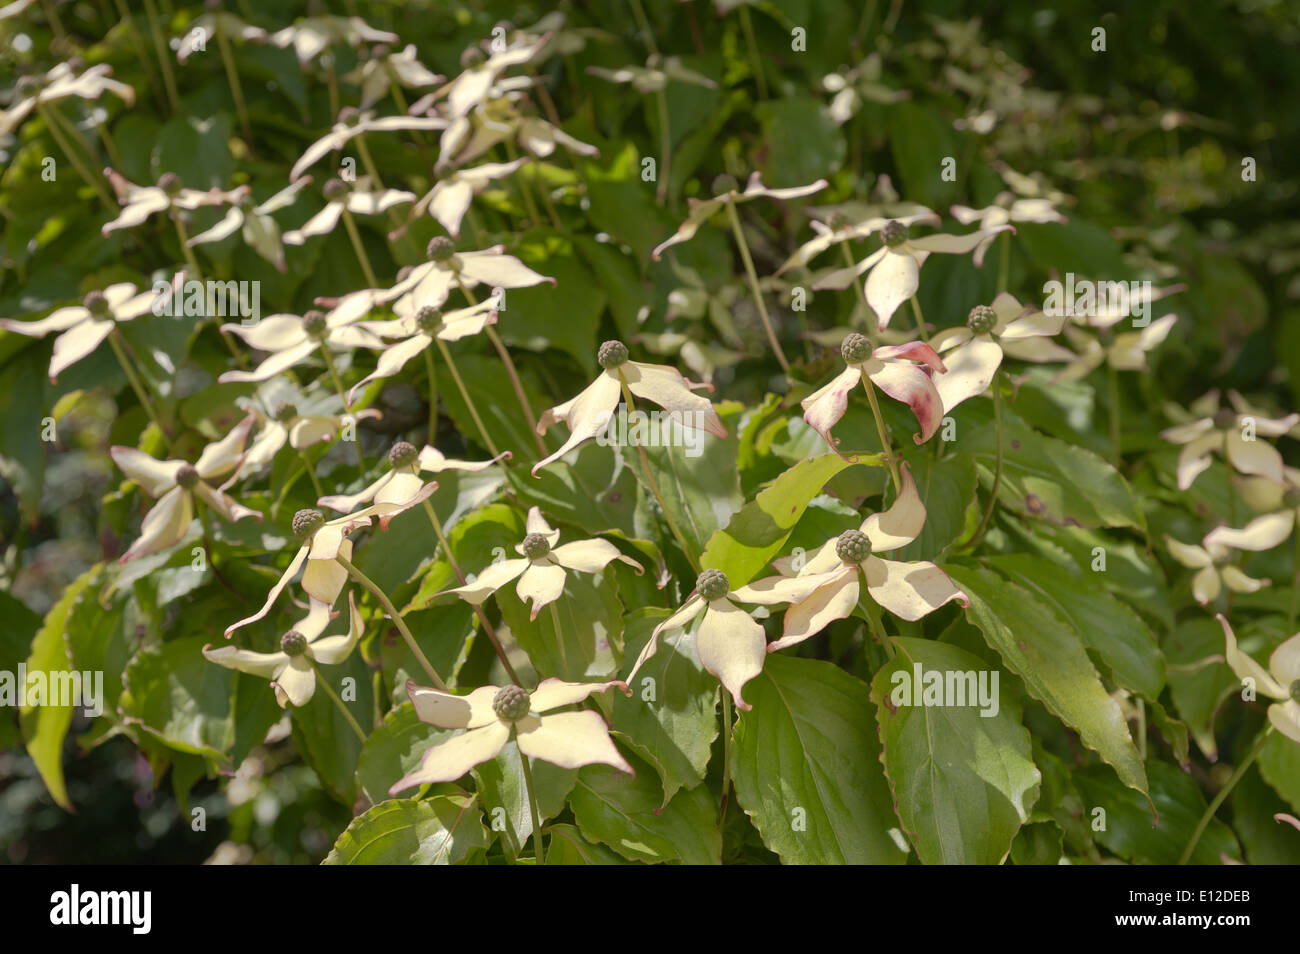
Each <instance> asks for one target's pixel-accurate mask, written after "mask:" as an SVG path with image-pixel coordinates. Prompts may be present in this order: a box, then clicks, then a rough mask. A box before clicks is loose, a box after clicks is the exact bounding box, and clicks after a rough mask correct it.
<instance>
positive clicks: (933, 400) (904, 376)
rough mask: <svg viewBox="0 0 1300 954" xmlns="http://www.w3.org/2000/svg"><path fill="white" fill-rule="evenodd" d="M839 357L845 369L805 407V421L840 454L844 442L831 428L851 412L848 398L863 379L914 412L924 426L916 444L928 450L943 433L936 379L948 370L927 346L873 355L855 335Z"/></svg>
mask: <svg viewBox="0 0 1300 954" xmlns="http://www.w3.org/2000/svg"><path fill="white" fill-rule="evenodd" d="M840 355H841V357H843V358H844V363H845V365H846V367H845V369H844V370H843V371H841V372H840V373H839V374H837V375H836V376H835V377H834V378H832V379H831V381H830V383H829V384H827V385H826V386H825V387H823V388H821V389H820V390H818V391H814V392H813V393H812V394H810V395H808V396H807V397H806V398H804V399H803V401H801V402H800V404H801V406H802V407H803V409H804V415H803V419H804V421H806V422H807V424H808V426H809V427H811V428H812V429H813V430H815V431H816V432H817V433H818V434H820V435H821V436H822V437H823V438H824V439H825V440H826V443H827V444H829V445H830V447H831V450H834V451H835V453H837V454H838V453H839V450H838V446H839V439H838V438H836V437H834V436H833V435H832V434H831V428H832V427H834V426H835V425H836V423H838V422H839V420H840V418H842V417H843V416H844V412H845V411H847V410H848V407H849V393H850V392H851V391H852V390H853V389H854V388H856V387H857V386H858V382H860V381H861V380H862V376H863V375H866V376H867V378H869V379H870V381H871V382H873V383H874V384H875V386H876V387H878V388H880V390H882V391H884V392H885V393H886V394H888V395H889V396H890V397H891V398H893V399H894V400H895V401H902V402H903V403H904V404H906V405H907V406H908V407H910V408H911V409H912V413H913V414H915V415H916V422H917V423H918V424H919V425H921V432H920V433H919V434H913V435H912V440H914V441H915V442H916V443H918V444H924V443H925V442H926V441H928V440H929V439H930V438H931V437H932V436H933V435H934V432H935V431H937V430H938V429H939V425H940V424H941V423H942V422H943V399H942V398H941V397H940V396H939V391H938V389H937V388H936V387H935V383H934V380H933V373H934V372H935V371H938V372H939V373H940V375H942V374H943V372H944V371H945V370H946V367H945V365H944V363H943V360H942V359H941V358H940V357H939V356H938V355H937V354H935V353H934V349H933V348H931V347H930V346H929V345H928V344H926V343H925V342H923V341H912V342H909V343H908V344H903V345H891V346H887V347H884V348H876V349H874V350H872V347H871V342H870V341H868V340H867V339H866V337H864V336H863V335H860V334H857V333H854V334H850V335H847V336H846V337H845V338H844V342H843V343H842V344H841V345H840ZM867 387H871V384H868V385H867Z"/></svg>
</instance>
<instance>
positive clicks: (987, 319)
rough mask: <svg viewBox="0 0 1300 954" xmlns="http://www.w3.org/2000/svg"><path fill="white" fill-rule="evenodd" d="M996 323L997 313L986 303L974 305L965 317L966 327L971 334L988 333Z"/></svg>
mask: <svg viewBox="0 0 1300 954" xmlns="http://www.w3.org/2000/svg"><path fill="white" fill-rule="evenodd" d="M997 323H998V316H997V313H996V312H995V311H994V310H993V309H992V308H990V307H989V306H988V305H976V306H975V307H974V308H972V309H971V310H970V315H969V316H968V317H967V318H966V327H967V328H969V329H970V330H971V334H976V335H986V334H988V333H989V332H991V331H992V330H993V328H994V326H995V325H997Z"/></svg>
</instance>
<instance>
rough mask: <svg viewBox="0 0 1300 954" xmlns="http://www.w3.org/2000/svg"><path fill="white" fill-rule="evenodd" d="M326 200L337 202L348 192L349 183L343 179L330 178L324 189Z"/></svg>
mask: <svg viewBox="0 0 1300 954" xmlns="http://www.w3.org/2000/svg"><path fill="white" fill-rule="evenodd" d="M322 191H324V193H325V201H326V202H336V201H338V200H339V199H342V198H343V197H344V196H345V195H347V194H348V184H347V183H346V182H344V181H343V180H342V179H330V180H329V181H328V182H326V183H325V188H324V190H322Z"/></svg>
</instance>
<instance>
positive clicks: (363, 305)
mask: <svg viewBox="0 0 1300 954" xmlns="http://www.w3.org/2000/svg"><path fill="white" fill-rule="evenodd" d="M374 303H375V292H374V291H373V290H372V289H368V288H366V289H362V290H361V291H355V292H351V293H350V294H347V295H344V296H343V297H342V298H341V299H339V302H338V304H337V305H335V306H334V308H332V309H331V310H330V311H329V312H328V313H325V312H320V311H309V312H307V313H306V314H305V315H303V316H301V317H299V316H298V315H268V316H267V317H265V318H263V319H262V320H261V321H259V322H257V323H256V324H254V325H247V326H246V325H243V324H237V323H231V324H226V325H222V326H221V330H222V331H229V332H231V333H232V334H236V335H238V336H239V337H240V338H242V339H244V341H245V342H246V343H247V344H249V345H252V346H253V347H254V348H256V349H257V350H258V351H269V352H270V355H269V356H268V357H267V358H266V359H265V360H264V361H263V362H262V363H261V364H260V365H258V366H257V367H256V368H254V369H253V370H252V371H238V370H236V371H226V372H224V373H223V374H222V375H221V377H219V378H217V381H219V382H220V383H222V384H227V383H230V382H242V381H266V380H267V379H269V378H272V377H274V376H275V375H277V374H279V373H280V372H281V371H285V370H287V369H289V368H292V367H293V366H294V365H295V364H297V363H298V362H299V361H302V360H304V359H305V358H306V357H307V356H308V355H310V354H311V353H312V352H313V351H315V350H316V349H317V348H327V347H332V348H336V349H339V350H347V349H350V348H374V349H376V350H377V349H379V348H382V347H383V346H384V342H383V340H382V339H380V338H379V337H377V336H376V335H375V334H374V333H373V332H371V331H369V330H367V329H366V328H364V327H361V326H359V325H358V324H357V322H358V321H359V320H360V319H362V318H364V317H365V316H366V315H367V314H369V313H370V309H371V308H372V307H374Z"/></svg>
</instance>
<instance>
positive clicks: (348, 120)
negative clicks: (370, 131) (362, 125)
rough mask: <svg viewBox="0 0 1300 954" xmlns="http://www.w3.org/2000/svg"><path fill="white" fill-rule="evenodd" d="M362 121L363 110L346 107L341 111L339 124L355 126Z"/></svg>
mask: <svg viewBox="0 0 1300 954" xmlns="http://www.w3.org/2000/svg"><path fill="white" fill-rule="evenodd" d="M360 120H361V110H359V109H357V108H356V107H355V106H344V107H343V108H342V109H340V110H339V122H341V123H342V124H343V125H344V126H355V125H356V124H357V123H358V122H359V121H360Z"/></svg>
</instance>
